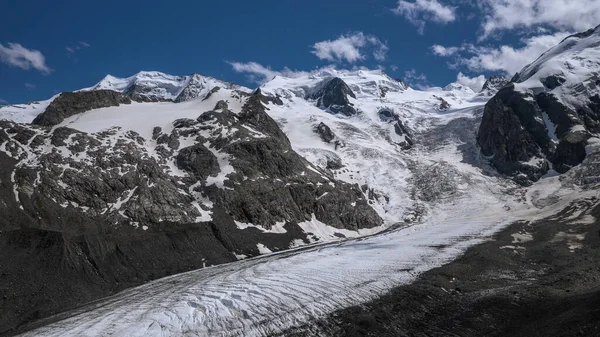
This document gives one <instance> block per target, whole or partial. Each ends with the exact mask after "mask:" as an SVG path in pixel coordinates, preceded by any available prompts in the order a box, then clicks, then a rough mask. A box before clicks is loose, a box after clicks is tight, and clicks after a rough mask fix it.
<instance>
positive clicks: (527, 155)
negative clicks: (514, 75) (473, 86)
mask: <svg viewBox="0 0 600 337" xmlns="http://www.w3.org/2000/svg"><path fill="white" fill-rule="evenodd" d="M589 116H590V115H588V119H589V120H590V122H591V123H588V124H589V126H592V128H593V124H594V121H597V120H598V117H599V116H598V115H595V114H592V117H593V118H589ZM582 117H583V116H582V115H581V114H579V113H577V112H576V111H573V110H571V109H569V108H568V107H567V106H565V105H563V104H562V103H560V102H559V101H558V99H557V98H556V97H555V96H553V95H552V94H548V93H540V94H538V95H535V96H534V95H532V94H527V93H521V92H518V91H515V89H514V86H513V85H510V86H508V87H505V88H503V89H501V90H500V91H499V92H498V94H496V96H494V97H493V98H492V99H491V100H490V101H489V102H488V103H487V104H486V106H485V110H484V114H483V119H482V122H481V126H480V129H479V134H478V136H477V140H478V143H479V145H480V146H481V149H482V152H483V154H484V155H486V156H490V157H491V159H490V160H491V162H492V164H493V165H494V166H495V167H496V168H497V169H498V170H499V171H500V172H501V173H504V174H507V175H511V176H515V177H518V180H519V182H522V183H524V184H528V182H529V181H537V180H538V179H540V178H541V177H542V176H543V175H544V174H546V173H547V172H548V171H549V169H550V168H551V167H550V165H552V168H553V169H554V170H556V171H558V172H559V173H564V172H566V171H568V170H569V169H570V168H571V167H573V166H575V165H578V164H580V163H581V162H582V161H583V160H584V159H585V156H586V152H585V147H586V145H587V140H588V139H589V138H590V133H589V132H588V131H587V128H589V126H588V124H586V123H585V121H584V120H585V118H582ZM519 176H520V177H519Z"/></svg>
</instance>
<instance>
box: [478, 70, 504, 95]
mask: <svg viewBox="0 0 600 337" xmlns="http://www.w3.org/2000/svg"><path fill="white" fill-rule="evenodd" d="M509 82H510V81H509V80H508V78H506V77H504V76H502V75H495V76H491V77H490V78H488V79H487V80H486V81H485V83H484V84H483V88H482V89H481V92H483V93H486V94H488V95H490V96H492V95H494V94H496V93H497V92H498V91H499V90H500V89H502V88H504V87H505V86H506V85H507V84H508V83H509Z"/></svg>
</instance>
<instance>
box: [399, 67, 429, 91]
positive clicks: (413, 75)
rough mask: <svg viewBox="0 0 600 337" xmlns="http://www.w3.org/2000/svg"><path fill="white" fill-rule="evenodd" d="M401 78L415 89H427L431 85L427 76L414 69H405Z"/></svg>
mask: <svg viewBox="0 0 600 337" xmlns="http://www.w3.org/2000/svg"><path fill="white" fill-rule="evenodd" d="M403 80H404V81H405V82H406V83H408V84H409V85H411V86H414V87H416V88H417V89H427V88H429V87H431V82H429V80H428V79H427V76H425V74H421V73H418V72H417V71H416V70H415V69H410V70H407V71H405V72H404V79H403Z"/></svg>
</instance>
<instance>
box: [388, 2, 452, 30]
mask: <svg viewBox="0 0 600 337" xmlns="http://www.w3.org/2000/svg"><path fill="white" fill-rule="evenodd" d="M392 11H393V12H394V13H396V14H398V15H402V16H404V17H405V18H406V19H407V20H408V21H410V22H412V23H413V24H415V25H416V26H417V27H418V28H419V32H420V33H421V34H422V33H423V31H424V30H425V23H426V22H427V21H434V22H438V23H449V22H452V21H454V20H456V8H455V7H451V6H447V5H444V4H442V3H440V2H439V1H438V0H415V1H414V2H411V1H405V0H399V1H398V5H397V6H396V8H394V9H392Z"/></svg>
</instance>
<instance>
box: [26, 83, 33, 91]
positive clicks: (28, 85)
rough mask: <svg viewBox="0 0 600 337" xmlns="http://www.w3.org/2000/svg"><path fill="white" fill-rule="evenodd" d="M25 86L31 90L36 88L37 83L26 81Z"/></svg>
mask: <svg viewBox="0 0 600 337" xmlns="http://www.w3.org/2000/svg"><path fill="white" fill-rule="evenodd" d="M25 87H26V88H27V89H29V90H33V89H35V84H33V83H25Z"/></svg>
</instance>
